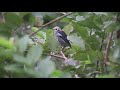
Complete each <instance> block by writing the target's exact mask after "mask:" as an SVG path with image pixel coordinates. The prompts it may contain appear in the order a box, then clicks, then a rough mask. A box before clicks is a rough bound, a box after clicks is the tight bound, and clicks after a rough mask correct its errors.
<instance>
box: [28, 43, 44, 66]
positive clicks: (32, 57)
mask: <svg viewBox="0 0 120 90" xmlns="http://www.w3.org/2000/svg"><path fill="white" fill-rule="evenodd" d="M42 52H43V48H42V47H41V46H40V45H36V46H33V47H32V48H30V50H29V51H28V54H27V60H28V64H29V65H34V64H35V63H36V62H37V61H38V60H39V59H40V57H41V55H42Z"/></svg>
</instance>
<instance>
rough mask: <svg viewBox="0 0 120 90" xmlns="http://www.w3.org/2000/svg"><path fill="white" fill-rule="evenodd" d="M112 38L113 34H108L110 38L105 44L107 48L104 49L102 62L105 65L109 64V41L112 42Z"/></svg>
mask: <svg viewBox="0 0 120 90" xmlns="http://www.w3.org/2000/svg"><path fill="white" fill-rule="evenodd" d="M112 36H113V32H111V33H110V37H109V40H108V42H107V46H106V49H105V55H104V62H105V64H107V62H109V57H108V56H109V50H110V44H111V40H112Z"/></svg>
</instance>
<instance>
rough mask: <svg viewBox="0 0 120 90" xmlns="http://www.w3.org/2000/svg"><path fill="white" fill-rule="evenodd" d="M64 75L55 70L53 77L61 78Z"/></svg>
mask: <svg viewBox="0 0 120 90" xmlns="http://www.w3.org/2000/svg"><path fill="white" fill-rule="evenodd" d="M62 74H63V73H62V71H59V70H55V71H53V73H52V75H51V76H52V78H59V77H60V76H61V75H62Z"/></svg>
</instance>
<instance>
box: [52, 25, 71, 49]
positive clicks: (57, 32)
mask: <svg viewBox="0 0 120 90" xmlns="http://www.w3.org/2000/svg"><path fill="white" fill-rule="evenodd" d="M53 30H54V32H55V36H56V37H57V39H58V42H59V43H60V44H61V46H62V47H63V49H64V48H65V47H67V46H69V47H70V48H71V44H70V42H69V40H68V39H67V35H66V33H65V32H64V31H63V30H61V28H60V27H58V26H56V27H54V28H53ZM63 49H62V50H63Z"/></svg>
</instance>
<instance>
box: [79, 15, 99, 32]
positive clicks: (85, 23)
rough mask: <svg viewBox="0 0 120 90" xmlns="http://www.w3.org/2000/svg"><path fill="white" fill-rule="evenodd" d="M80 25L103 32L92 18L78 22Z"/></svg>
mask: <svg viewBox="0 0 120 90" xmlns="http://www.w3.org/2000/svg"><path fill="white" fill-rule="evenodd" d="M78 24H79V25H81V26H83V27H88V28H89V29H96V30H101V29H100V27H99V26H97V25H96V24H95V23H94V22H93V17H92V16H91V17H88V18H86V19H85V20H81V21H78Z"/></svg>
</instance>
